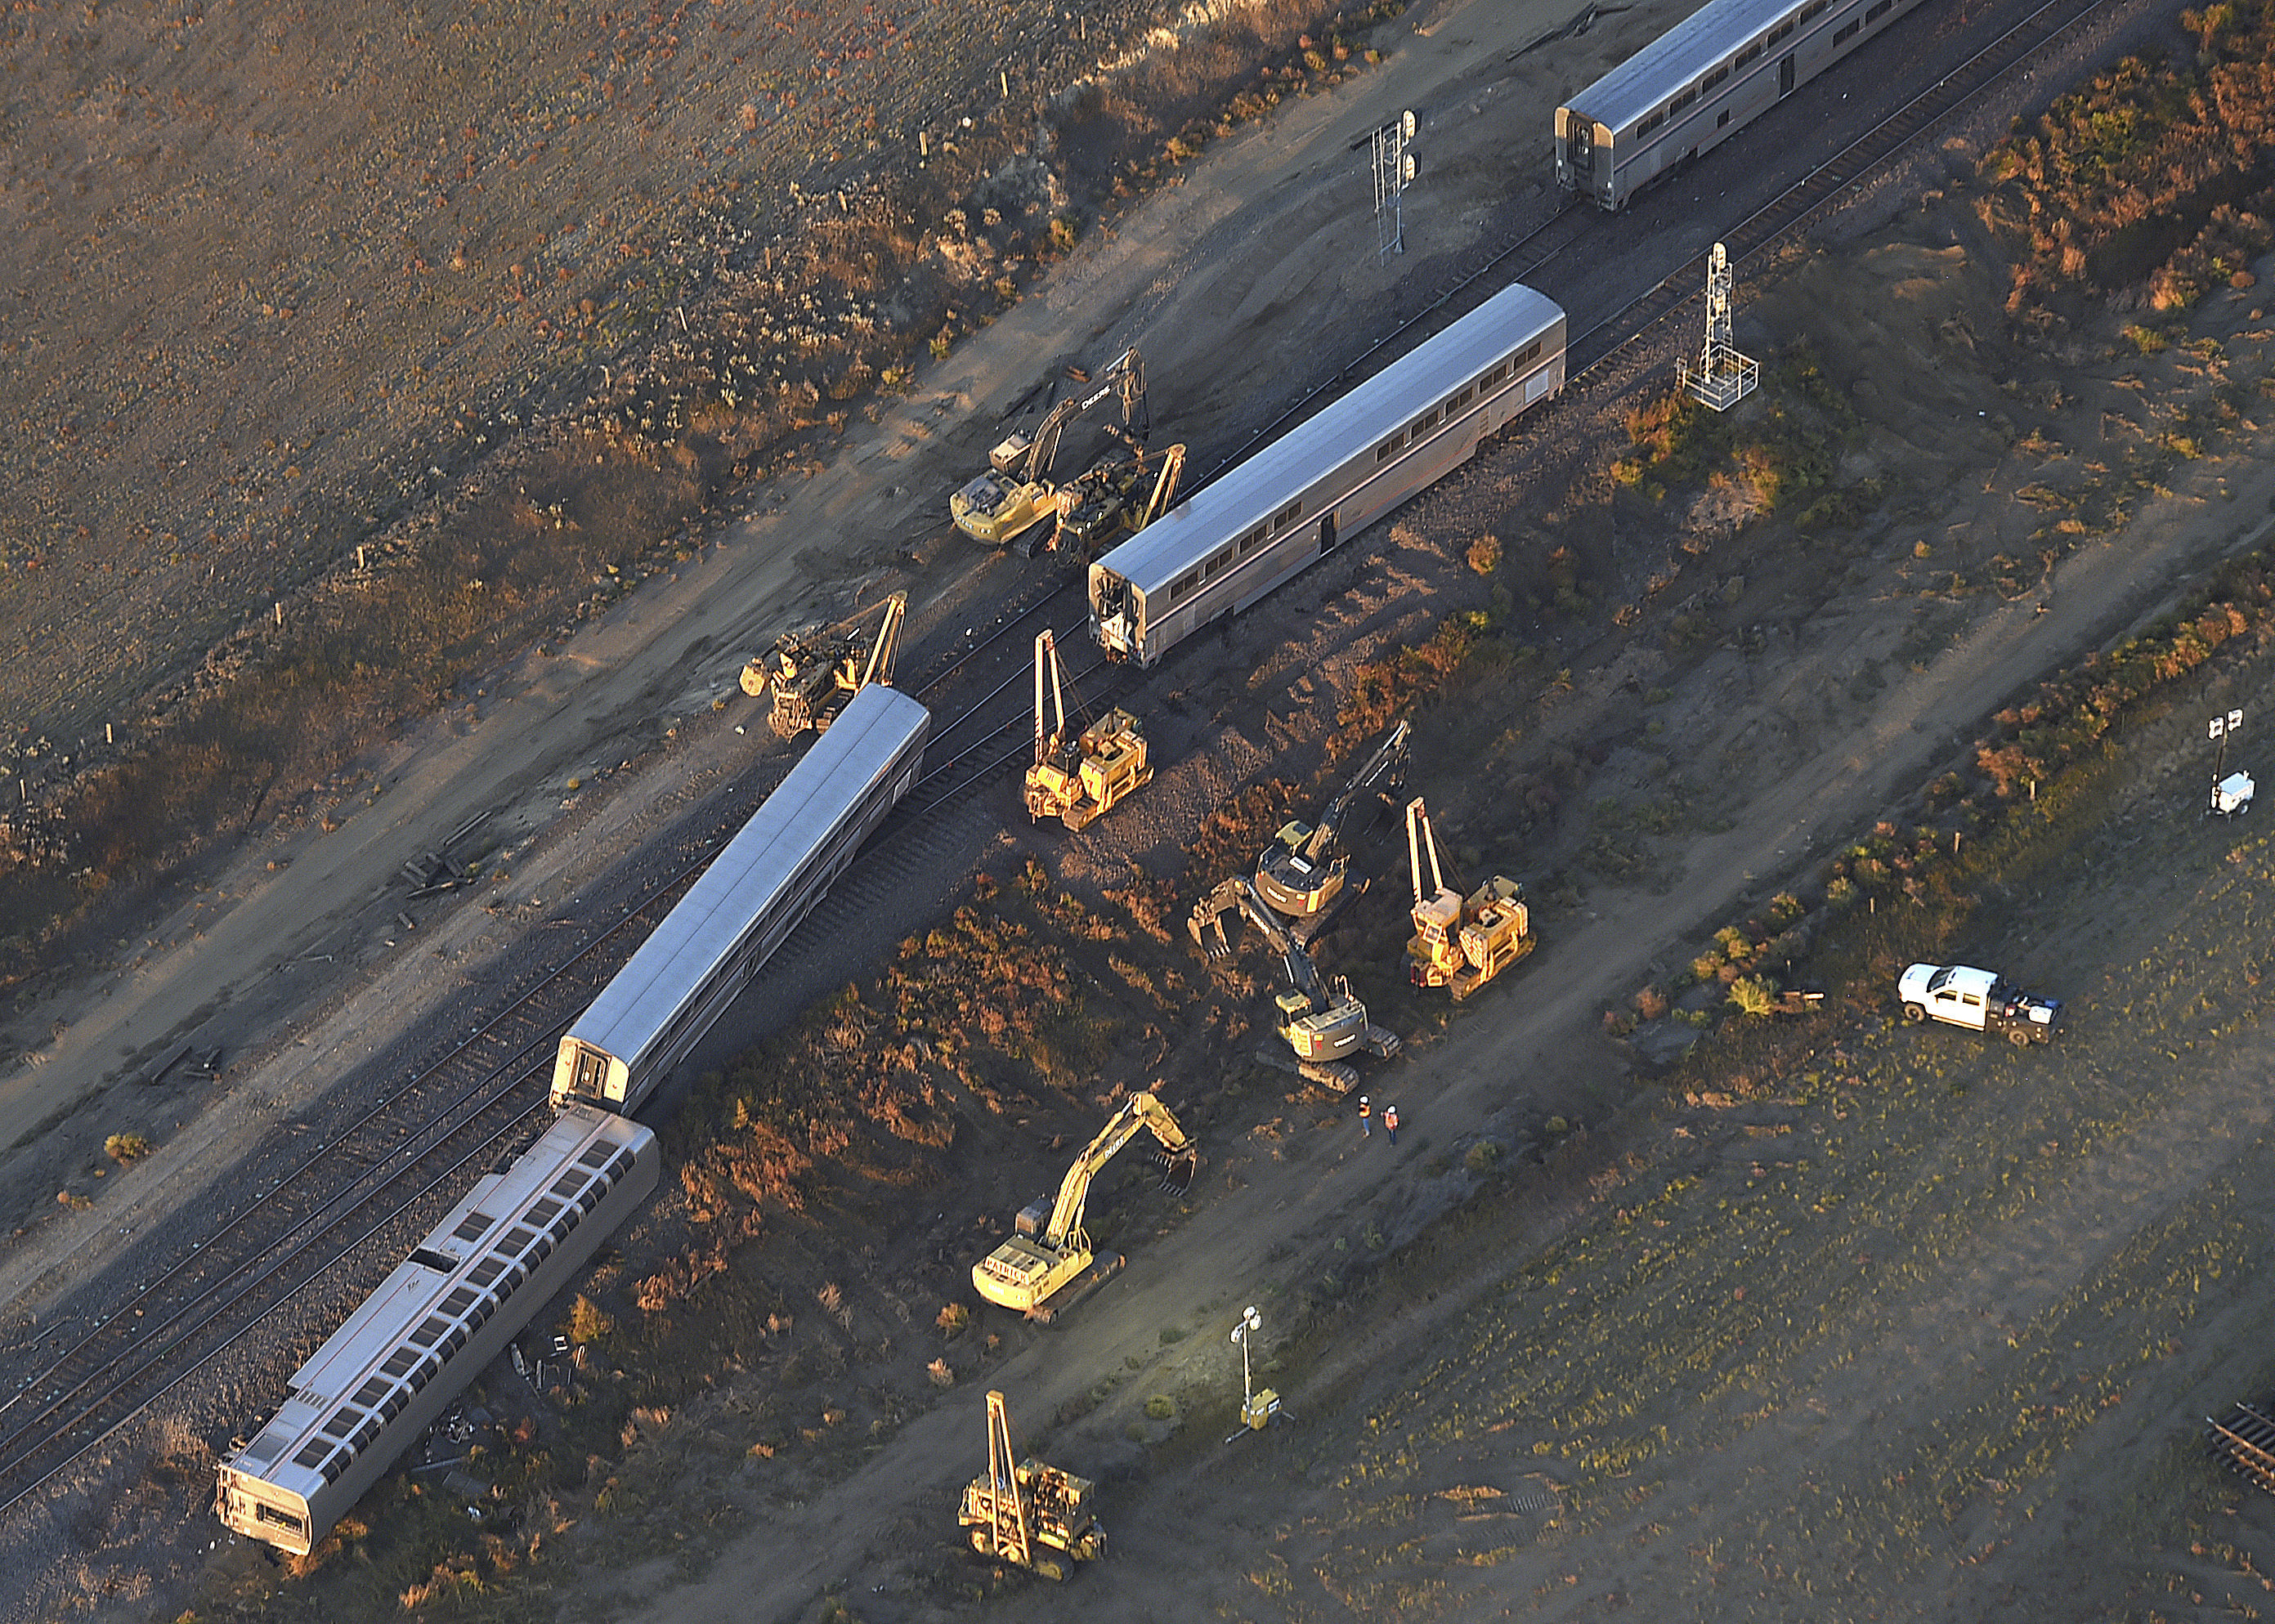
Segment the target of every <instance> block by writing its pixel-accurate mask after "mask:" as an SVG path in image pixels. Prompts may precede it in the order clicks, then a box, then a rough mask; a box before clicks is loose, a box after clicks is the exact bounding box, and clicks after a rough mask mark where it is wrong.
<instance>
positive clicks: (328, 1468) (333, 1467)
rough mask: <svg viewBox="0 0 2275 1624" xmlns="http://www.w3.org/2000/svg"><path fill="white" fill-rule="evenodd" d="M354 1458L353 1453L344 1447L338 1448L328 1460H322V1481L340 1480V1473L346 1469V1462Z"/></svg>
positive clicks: (335, 1481) (334, 1481)
mask: <svg viewBox="0 0 2275 1624" xmlns="http://www.w3.org/2000/svg"><path fill="white" fill-rule="evenodd" d="M354 1458H355V1456H354V1454H352V1453H351V1452H350V1451H348V1450H345V1449H343V1450H340V1451H339V1452H338V1453H337V1454H334V1455H333V1456H332V1458H331V1459H330V1460H329V1461H327V1462H324V1464H323V1467H322V1471H323V1474H324V1481H325V1482H326V1483H337V1482H338V1481H339V1480H340V1474H341V1473H342V1472H344V1471H345V1470H347V1469H348V1462H350V1461H351V1460H353V1459H354Z"/></svg>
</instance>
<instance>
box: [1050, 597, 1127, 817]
mask: <svg viewBox="0 0 2275 1624" xmlns="http://www.w3.org/2000/svg"><path fill="white" fill-rule="evenodd" d="M1046 676H1047V678H1048V681H1049V690H1050V696H1049V697H1050V706H1051V709H1050V711H1049V713H1046V712H1045V710H1044V706H1043V699H1044V684H1045V678H1046ZM1073 687H1074V684H1072V683H1071V682H1069V681H1068V680H1067V676H1066V673H1065V671H1064V670H1063V669H1062V668H1061V666H1060V664H1059V646H1058V639H1057V638H1054V637H1053V636H1052V635H1051V634H1050V633H1049V632H1048V631H1045V632H1043V633H1042V634H1041V635H1040V636H1039V637H1037V638H1035V764H1034V765H1033V766H1032V767H1029V768H1028V769H1027V785H1026V788H1027V815H1028V817H1030V818H1032V819H1033V820H1035V821H1036V822H1037V823H1040V822H1041V821H1042V820H1044V819H1046V818H1056V819H1058V820H1061V821H1062V822H1063V823H1064V824H1065V825H1066V826H1067V828H1068V829H1069V831H1073V830H1077V829H1084V828H1087V827H1089V826H1090V825H1091V824H1092V823H1093V822H1095V821H1096V820H1098V819H1100V818H1101V817H1103V816H1104V815H1105V814H1106V813H1107V812H1111V811H1112V810H1113V809H1114V807H1115V805H1116V804H1118V803H1119V802H1120V801H1121V800H1122V797H1124V796H1126V795H1128V794H1129V793H1130V791H1131V790H1133V789H1143V788H1144V787H1145V785H1147V784H1149V783H1151V782H1153V762H1152V761H1151V760H1150V759H1148V758H1147V756H1146V753H1145V731H1144V729H1141V728H1139V726H1138V718H1137V717H1135V716H1133V715H1131V714H1130V713H1129V712H1128V711H1125V710H1123V709H1122V708H1121V707H1120V706H1115V708H1114V709H1112V710H1110V711H1108V712H1107V713H1106V714H1105V715H1103V716H1101V717H1100V718H1099V719H1098V720H1097V721H1093V722H1091V723H1090V724H1089V726H1087V727H1085V728H1084V729H1082V730H1081V731H1080V732H1078V733H1077V732H1075V731H1074V730H1072V729H1070V728H1069V725H1068V723H1067V705H1066V696H1067V694H1068V693H1069V691H1071V690H1072V689H1073ZM1075 713H1076V714H1077V717H1080V716H1082V715H1083V714H1084V712H1083V709H1082V699H1081V696H1080V695H1077V696H1076V698H1075Z"/></svg>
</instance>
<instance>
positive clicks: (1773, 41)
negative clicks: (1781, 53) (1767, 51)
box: [1763, 18, 1795, 45]
mask: <svg viewBox="0 0 2275 1624" xmlns="http://www.w3.org/2000/svg"><path fill="white" fill-rule="evenodd" d="M1794 27H1795V23H1794V21H1793V19H1791V18H1788V19H1786V20H1785V21H1783V22H1781V23H1780V24H1779V25H1778V26H1776V27H1774V28H1772V29H1771V30H1770V32H1769V37H1768V38H1767V39H1766V40H1765V41H1764V42H1763V43H1764V44H1766V45H1780V44H1783V43H1784V42H1786V41H1787V40H1789V39H1791V38H1792V37H1793V31H1794Z"/></svg>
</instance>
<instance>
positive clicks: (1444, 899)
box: [1406, 797, 1538, 1001]
mask: <svg viewBox="0 0 2275 1624" xmlns="http://www.w3.org/2000/svg"><path fill="white" fill-rule="evenodd" d="M1425 857H1427V858H1428V859H1429V863H1430V879H1429V881H1428V883H1427V884H1426V885H1425V883H1424V881H1423V878H1422V863H1423V859H1424V858H1425ZM1406 860H1407V864H1408V865H1409V867H1410V869H1411V871H1412V873H1413V878H1414V935H1413V937H1412V939H1411V940H1409V941H1408V942H1407V944H1406V959H1407V976H1408V978H1409V979H1410V980H1411V981H1412V982H1413V984H1414V985H1415V986H1450V987H1451V988H1453V990H1454V997H1455V999H1456V1000H1457V1001H1458V1000H1461V999H1464V998H1467V997H1468V996H1469V995H1470V993H1474V992H1476V991H1477V990H1478V988H1479V987H1481V986H1484V985H1485V983H1486V982H1488V981H1490V980H1492V979H1493V978H1494V977H1495V976H1497V975H1499V974H1500V972H1501V971H1504V970H1507V969H1508V967H1509V966H1510V965H1511V964H1514V963H1516V962H1517V960H1519V959H1521V958H1523V956H1525V955H1526V954H1528V953H1530V952H1531V951H1532V949H1533V947H1534V945H1535V943H1536V942H1537V940H1538V938H1536V937H1535V936H1534V935H1533V934H1532V915H1531V910H1528V909H1527V908H1526V907H1525V905H1524V888H1523V886H1520V885H1519V884H1517V883H1516V881H1515V880H1511V879H1509V878H1508V876H1507V875H1505V874H1495V875H1494V876H1493V878H1492V879H1490V880H1486V881H1485V884H1483V885H1481V886H1479V887H1478V888H1477V889H1476V890H1474V891H1472V892H1470V894H1469V895H1467V896H1463V895H1462V894H1461V892H1459V891H1457V890H1455V888H1453V887H1452V886H1449V885H1447V883H1446V873H1445V870H1444V869H1443V868H1442V867H1441V866H1440V864H1439V861H1438V842H1437V837H1436V836H1435V835H1432V833H1431V829H1430V812H1429V809H1428V808H1426V807H1425V806H1424V805H1423V804H1422V802H1421V799H1420V797H1416V798H1415V799H1414V800H1411V801H1410V802H1408V803H1407V804H1406Z"/></svg>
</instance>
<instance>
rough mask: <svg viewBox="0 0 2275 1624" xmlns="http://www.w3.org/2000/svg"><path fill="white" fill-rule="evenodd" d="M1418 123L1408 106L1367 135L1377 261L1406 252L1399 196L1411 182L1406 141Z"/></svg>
mask: <svg viewBox="0 0 2275 1624" xmlns="http://www.w3.org/2000/svg"><path fill="white" fill-rule="evenodd" d="M1420 128H1421V123H1420V121H1419V120H1417V118H1416V117H1414V110H1413V109H1411V108H1409V109H1407V110H1406V111H1404V112H1402V113H1401V114H1399V115H1398V117H1396V118H1394V119H1393V120H1391V122H1390V123H1388V124H1387V125H1382V126H1381V127H1380V128H1379V129H1377V130H1376V131H1375V132H1374V134H1373V135H1372V137H1371V138H1369V139H1370V140H1371V142H1372V146H1373V147H1374V157H1373V169H1374V249H1375V260H1376V262H1377V263H1380V262H1381V261H1385V260H1387V259H1388V258H1389V257H1390V256H1391V255H1392V254H1394V253H1405V252H1406V219H1405V212H1404V208H1403V205H1402V202H1401V199H1402V197H1403V196H1404V194H1405V192H1406V188H1407V187H1408V186H1410V185H1413V183H1414V178H1415V175H1416V173H1417V171H1416V169H1415V165H1414V155H1413V154H1412V153H1410V152H1409V151H1407V150H1406V144H1407V143H1408V142H1409V141H1410V140H1413V139H1414V132H1416V131H1417V130H1418V129H1420Z"/></svg>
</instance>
